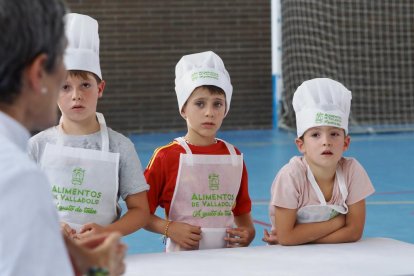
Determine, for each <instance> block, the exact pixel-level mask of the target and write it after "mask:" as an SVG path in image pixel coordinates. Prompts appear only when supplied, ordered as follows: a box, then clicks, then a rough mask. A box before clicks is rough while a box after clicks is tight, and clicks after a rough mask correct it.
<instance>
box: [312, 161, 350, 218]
mask: <svg viewBox="0 0 414 276" xmlns="http://www.w3.org/2000/svg"><path fill="white" fill-rule="evenodd" d="M307 167H308V169H307V175H308V179H309V181H310V183H311V184H312V187H313V190H314V191H315V193H316V195H317V196H318V199H319V202H320V203H321V205H326V200H325V197H324V196H323V194H322V191H321V189H320V188H319V186H318V184H317V183H316V180H315V177H314V176H313V173H312V171H311V169H310V167H309V165H307ZM335 178H336V179H337V181H338V185H339V191H340V192H341V195H342V198H343V200H344V207H345V209H346V210H348V206H347V205H346V203H345V200H346V198H347V197H348V190H347V188H346V186H345V178H344V174H343V172H342V169H341V168H340V167H339V166H338V168H337V169H336V172H335Z"/></svg>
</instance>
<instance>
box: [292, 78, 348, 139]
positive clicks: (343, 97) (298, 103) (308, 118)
mask: <svg viewBox="0 0 414 276" xmlns="http://www.w3.org/2000/svg"><path fill="white" fill-rule="evenodd" d="M351 99H352V94H351V91H349V90H348V89H347V88H346V87H345V86H343V85H342V84H341V83H339V82H337V81H334V80H331V79H328V78H316V79H311V80H308V81H305V82H303V83H302V84H301V85H300V86H299V87H298V88H297V89H296V91H295V94H294V95H293V102H292V104H293V108H294V110H295V113H296V130H297V135H298V137H301V136H302V135H303V134H304V133H305V131H306V130H308V129H309V128H311V127H316V126H334V127H339V128H342V129H344V130H345V133H346V134H348V118H349V112H350V109H351Z"/></svg>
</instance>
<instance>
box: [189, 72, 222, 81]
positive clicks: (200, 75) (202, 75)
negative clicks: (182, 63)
mask: <svg viewBox="0 0 414 276" xmlns="http://www.w3.org/2000/svg"><path fill="white" fill-rule="evenodd" d="M198 79H215V80H218V79H219V74H218V73H216V72H213V71H198V72H194V73H193V74H191V80H192V81H196V80H198Z"/></svg>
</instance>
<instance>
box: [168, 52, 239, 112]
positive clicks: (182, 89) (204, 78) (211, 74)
mask: <svg viewBox="0 0 414 276" xmlns="http://www.w3.org/2000/svg"><path fill="white" fill-rule="evenodd" d="M202 85H214V86H217V87H220V88H221V89H223V90H224V92H225V94H226V114H227V112H229V109H230V101H231V95H232V93H233V86H232V85H231V82H230V75H229V73H228V72H227V70H226V68H225V67H224V63H223V61H222V60H221V58H220V57H219V56H218V55H216V54H215V53H214V52H212V51H207V52H202V53H196V54H191V55H186V56H183V57H182V58H181V59H180V61H178V63H177V65H176V66H175V92H176V93H177V100H178V109H179V111H180V113H181V110H182V108H183V106H184V104H185V102H186V101H187V100H188V98H189V97H190V95H191V93H192V92H193V91H194V89H196V88H197V87H199V86H202Z"/></svg>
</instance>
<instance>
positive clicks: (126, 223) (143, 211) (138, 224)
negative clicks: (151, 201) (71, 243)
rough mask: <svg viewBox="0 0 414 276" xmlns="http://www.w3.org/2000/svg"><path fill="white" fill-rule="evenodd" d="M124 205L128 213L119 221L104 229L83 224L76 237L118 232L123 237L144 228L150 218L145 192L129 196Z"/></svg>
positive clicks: (92, 224)
mask: <svg viewBox="0 0 414 276" xmlns="http://www.w3.org/2000/svg"><path fill="white" fill-rule="evenodd" d="M125 203H126V205H127V208H128V211H127V212H126V213H125V215H123V216H122V217H121V218H120V219H119V220H117V221H116V222H114V223H112V224H110V225H108V226H106V227H104V226H101V225H98V224H96V223H88V224H85V225H83V226H82V228H81V229H80V231H79V234H78V235H77V237H78V238H85V237H87V236H90V235H92V234H97V233H102V232H119V233H121V234H122V235H124V236H125V235H128V234H131V233H133V232H135V231H137V230H138V229H140V228H142V227H144V226H145V225H146V224H147V223H148V221H149V217H150V213H149V207H148V199H147V192H146V191H144V192H140V193H137V194H132V195H129V196H127V197H126V199H125Z"/></svg>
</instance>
